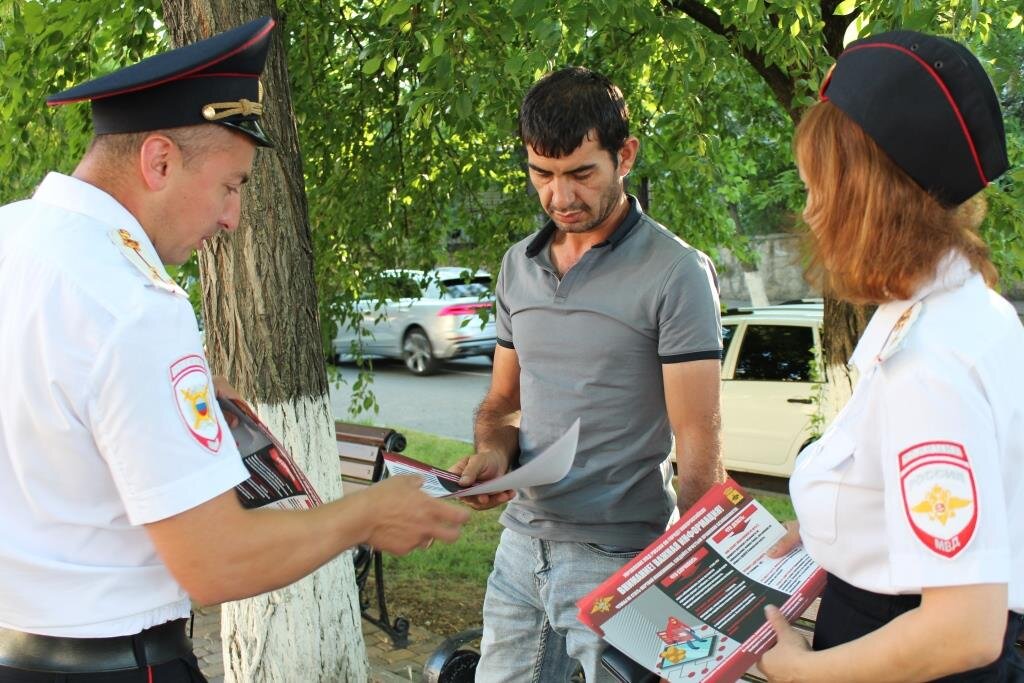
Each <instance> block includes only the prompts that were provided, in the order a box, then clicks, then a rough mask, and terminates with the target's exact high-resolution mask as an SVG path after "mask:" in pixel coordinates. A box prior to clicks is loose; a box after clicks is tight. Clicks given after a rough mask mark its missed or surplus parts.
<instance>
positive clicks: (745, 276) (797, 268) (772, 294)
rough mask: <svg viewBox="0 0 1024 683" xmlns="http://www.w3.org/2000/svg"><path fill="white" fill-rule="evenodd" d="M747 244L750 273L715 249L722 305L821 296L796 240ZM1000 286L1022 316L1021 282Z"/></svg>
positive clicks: (768, 238) (777, 237)
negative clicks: (752, 260)
mask: <svg viewBox="0 0 1024 683" xmlns="http://www.w3.org/2000/svg"><path fill="white" fill-rule="evenodd" d="M750 243H751V246H752V247H753V248H754V250H755V251H756V252H757V253H758V255H759V259H758V265H757V268H756V270H754V271H750V272H744V266H742V265H741V264H740V262H739V261H738V260H737V259H736V257H734V256H733V255H732V253H731V252H730V251H729V250H728V249H725V248H722V249H719V253H718V258H717V259H715V267H716V268H717V269H718V280H719V283H720V284H721V287H722V302H723V303H724V304H725V305H726V306H750V305H757V306H763V305H767V304H778V303H782V302H783V301H789V300H791V299H803V298H806V297H812V296H821V294H820V293H819V292H815V291H814V290H812V289H811V288H810V286H809V285H808V284H807V283H806V282H804V279H803V268H802V267H801V265H800V239H799V238H798V237H796V236H794V235H787V234H782V233H780V234H774V235H763V236H760V237H752V238H751V239H750ZM747 268H749V266H748V267H747ZM1001 284H1002V293H1003V296H1005V297H1006V298H1008V299H1010V300H1011V301H1013V302H1014V304H1015V305H1016V307H1017V310H1018V312H1020V313H1021V314H1022V316H1024V282H1005V281H1004V282H1002V283H1001Z"/></svg>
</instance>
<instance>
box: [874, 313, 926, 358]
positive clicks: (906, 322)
mask: <svg viewBox="0 0 1024 683" xmlns="http://www.w3.org/2000/svg"><path fill="white" fill-rule="evenodd" d="M923 308H924V302H923V301H918V302H917V303H915V304H914V305H913V306H911V307H910V308H908V309H907V310H905V311H903V315H901V316H900V317H899V318H898V319H897V320H896V324H895V325H893V326H892V329H891V330H889V336H888V337H886V338H885V343H884V344H883V345H882V350H881V351H879V352H878V359H877V360H878V362H879V363H884V362H885V361H887V360H889V359H890V358H892V357H893V356H894V355H895V354H896V352H897V351H899V350H900V349H901V348H903V342H904V341H905V340H906V338H907V333H908V332H909V331H910V328H911V327H912V326H913V324H914V322H915V321H916V320H917V318H918V316H920V315H921V310H922V309H923Z"/></svg>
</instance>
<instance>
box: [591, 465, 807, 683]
mask: <svg viewBox="0 0 1024 683" xmlns="http://www.w3.org/2000/svg"><path fill="white" fill-rule="evenodd" d="M785 533H786V530H785V527H783V526H782V525H781V524H780V523H779V522H778V521H776V520H775V518H774V517H772V515H771V513H769V512H768V511H767V510H766V509H765V508H764V507H762V505H761V504H760V503H758V502H757V501H756V500H754V499H753V498H752V497H751V496H750V495H749V494H747V493H746V492H745V491H744V490H743V489H742V488H740V486H739V485H738V484H737V483H736V482H734V481H732V480H731V479H730V480H729V481H726V482H725V483H723V484H719V485H717V486H715V487H713V488H711V490H709V491H708V492H707V493H705V494H704V496H703V497H702V498H701V499H700V500H699V501H698V502H697V504H696V505H694V506H693V507H692V508H690V509H689V510H688V511H687V512H686V514H684V515H683V516H682V518H681V519H680V520H679V522H677V523H676V524H674V525H673V526H672V527H671V528H670V529H669V530H668V531H666V532H665V533H664V534H663V535H662V536H661V537H660V538H658V539H657V540H656V541H654V542H653V543H652V544H651V545H649V546H648V547H647V548H645V549H644V550H643V551H641V552H640V554H639V555H637V557H636V558H635V559H633V560H632V561H630V562H629V563H628V564H627V565H625V566H624V567H623V568H622V569H621V570H619V572H618V573H616V574H615V575H613V576H611V577H610V578H608V580H606V581H605V582H604V583H602V584H601V585H600V586H598V588H597V589H596V590H594V591H593V592H591V593H589V594H588V595H587V596H585V597H584V598H583V599H582V600H580V601H579V602H578V603H577V606H578V607H579V619H580V621H581V622H583V623H584V624H586V625H587V626H589V627H590V628H591V629H593V630H594V631H595V632H597V634H598V635H600V636H601V637H602V638H603V639H604V640H605V641H607V642H608V643H609V644H611V645H612V646H614V647H615V648H617V649H619V650H621V651H622V652H623V653H624V654H626V655H627V656H629V657H630V658H632V659H633V660H634V661H636V662H638V663H639V664H640V665H641V666H644V667H646V668H647V669H649V670H650V671H652V672H654V673H656V674H658V675H659V676H661V677H662V678H664V679H665V680H668V681H693V682H695V683H696V682H698V681H701V682H713V683H722V682H725V681H735V680H737V679H738V678H739V677H740V676H742V675H743V674H744V673H746V671H747V670H748V669H749V668H750V667H751V666H752V665H753V664H754V663H755V662H756V661H757V659H758V658H759V657H760V655H761V654H763V653H764V652H765V651H766V650H768V649H769V648H770V647H771V645H772V644H773V643H774V641H775V634H774V632H773V631H772V629H771V627H770V626H769V625H768V624H767V623H766V621H765V617H764V607H765V606H766V605H776V606H778V607H780V609H781V610H782V613H783V614H784V615H786V617H787V618H788V619H789V620H790V621H792V620H794V619H796V617H798V616H799V615H800V614H802V613H803V611H804V610H805V609H806V608H807V606H808V605H809V604H810V603H811V602H812V601H813V600H814V599H815V598H816V597H817V596H818V594H820V593H821V591H822V589H823V588H824V585H825V572H824V571H823V570H822V569H821V568H819V567H818V566H817V565H816V564H815V563H814V561H813V560H811V558H810V557H809V556H808V555H807V553H806V552H805V551H804V550H803V548H802V547H799V546H798V547H797V548H795V549H793V550H792V551H791V552H790V553H788V554H787V555H785V556H784V557H781V558H778V559H770V558H768V557H765V554H764V553H765V551H766V550H768V548H770V547H771V546H772V545H774V544H775V542H776V541H778V540H779V539H781V538H782V536H783V535H784V534H785Z"/></svg>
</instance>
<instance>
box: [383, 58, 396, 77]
mask: <svg viewBox="0 0 1024 683" xmlns="http://www.w3.org/2000/svg"><path fill="white" fill-rule="evenodd" d="M397 69H398V60H397V59H395V58H394V57H388V61H386V62H384V71H386V72H387V73H388V75H389V76H390V75H392V74H393V73H395V70H397Z"/></svg>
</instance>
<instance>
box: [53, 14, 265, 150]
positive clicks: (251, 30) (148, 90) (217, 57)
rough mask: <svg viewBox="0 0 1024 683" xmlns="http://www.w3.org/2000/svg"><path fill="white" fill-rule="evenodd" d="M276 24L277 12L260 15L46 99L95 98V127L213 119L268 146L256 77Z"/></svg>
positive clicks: (134, 128)
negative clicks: (204, 38)
mask: <svg viewBox="0 0 1024 683" xmlns="http://www.w3.org/2000/svg"><path fill="white" fill-rule="evenodd" d="M273 27H274V20H273V19H271V18H270V17H262V18H260V19H256V20H255V21H250V22H249V23H247V24H244V25H242V26H238V27H236V28H233V29H231V30H228V31H225V32H224V33H219V34H217V35H215V36H212V37H210V38H207V39H206V40H200V41H199V42H196V43H192V44H191V45H185V46H183V47H180V48H178V49H176V50H171V51H169V52H164V53H161V54H158V55H154V56H153V57H150V58H148V59H144V60H143V61H141V62H139V63H138V64H133V65H131V66H128V67H125V68H123V69H120V70H118V71H115V72H113V73H110V74H107V75H106V76H101V77H100V78H96V79H94V80H91V81H88V82H87V83H82V84H81V85H77V86H75V87H73V88H71V89H69V90H65V91H64V92H60V93H57V94H55V95H51V96H50V97H48V98H46V102H47V104H49V105H51V106H56V105H61V104H70V103H73V102H84V101H89V102H91V103H92V122H93V130H94V131H95V132H96V133H97V134H106V133H139V132H143V131H149V130H160V129H164V128H178V127H180V126H193V125H198V124H202V123H216V124H220V125H222V126H227V127H229V128H232V129H234V130H237V131H239V132H240V133H244V134H245V135H247V136H249V137H250V138H251V139H252V140H253V141H254V142H255V143H256V144H257V145H260V146H263V147H270V146H272V143H271V142H270V140H269V139H268V138H267V136H266V134H265V133H264V132H263V129H262V127H260V124H259V119H260V116H261V115H262V113H263V104H262V99H263V86H262V85H261V84H260V81H259V77H260V74H261V73H262V72H263V64H264V62H266V58H267V48H268V47H269V46H270V31H271V29H273Z"/></svg>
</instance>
